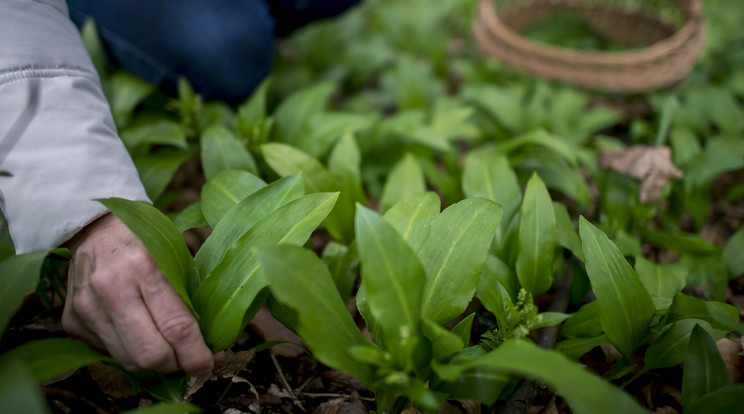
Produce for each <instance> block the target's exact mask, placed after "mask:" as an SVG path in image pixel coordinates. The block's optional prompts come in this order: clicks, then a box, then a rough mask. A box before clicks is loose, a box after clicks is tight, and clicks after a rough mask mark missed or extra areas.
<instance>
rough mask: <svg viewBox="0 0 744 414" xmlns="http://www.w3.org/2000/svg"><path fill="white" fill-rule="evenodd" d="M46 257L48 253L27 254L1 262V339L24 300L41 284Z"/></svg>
mask: <svg viewBox="0 0 744 414" xmlns="http://www.w3.org/2000/svg"><path fill="white" fill-rule="evenodd" d="M46 256H47V252H37V253H26V254H19V255H15V256H10V257H9V258H7V259H5V260H3V261H2V262H0V338H2V336H3V333H4V332H5V328H6V327H7V326H8V322H10V318H12V317H13V314H14V313H15V312H16V311H17V310H18V308H20V307H21V304H22V303H23V300H24V298H25V297H26V296H27V295H29V294H30V293H31V292H33V291H34V288H35V287H36V285H37V284H38V283H39V273H40V272H41V265H42V264H43V263H44V258H45V257H46Z"/></svg>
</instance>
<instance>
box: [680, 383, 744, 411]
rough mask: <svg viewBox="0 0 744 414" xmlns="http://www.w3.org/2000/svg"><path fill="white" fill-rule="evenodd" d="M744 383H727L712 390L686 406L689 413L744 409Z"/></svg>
mask: <svg viewBox="0 0 744 414" xmlns="http://www.w3.org/2000/svg"><path fill="white" fill-rule="evenodd" d="M742 394H744V384H736V385H727V386H725V387H723V388H719V389H718V390H716V391H713V392H710V393H708V394H706V395H705V396H703V397H702V398H700V399H699V400H697V401H696V402H695V403H694V404H693V405H692V406H690V407H687V406H685V413H688V414H727V413H740V412H742V411H744V398H741V396H742Z"/></svg>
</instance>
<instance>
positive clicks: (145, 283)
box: [62, 214, 214, 376]
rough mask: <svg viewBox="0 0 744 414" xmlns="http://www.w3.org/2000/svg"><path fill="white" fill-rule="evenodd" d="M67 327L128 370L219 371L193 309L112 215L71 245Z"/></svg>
mask: <svg viewBox="0 0 744 414" xmlns="http://www.w3.org/2000/svg"><path fill="white" fill-rule="evenodd" d="M69 246H70V250H71V251H72V261H71V263H70V270H69V280H68V288H67V301H66V303H65V308H64V311H63V314H62V326H63V327H64V328H65V330H66V331H67V332H68V333H69V334H70V335H71V336H73V337H77V338H79V339H82V340H84V341H86V342H88V343H89V344H91V345H92V346H95V347H98V348H100V349H106V350H107V351H108V352H109V354H111V356H112V357H114V358H116V359H117V360H119V361H120V362H121V363H122V364H123V365H124V367H125V368H126V369H127V370H130V371H141V370H155V371H160V372H174V371H178V370H184V371H186V372H188V373H191V374H195V375H199V376H202V375H207V374H209V373H210V372H211V371H212V367H213V366H214V357H213V355H212V352H211V351H210V350H209V348H207V346H206V344H205V343H204V338H203V337H202V335H201V332H200V331H199V325H198V323H197V321H196V319H195V318H194V316H193V314H192V313H191V310H189V308H188V307H187V306H186V304H185V303H184V302H183V300H182V299H181V298H180V297H179V296H178V294H177V293H176V291H175V290H174V289H173V287H172V286H171V285H170V283H169V282H168V280H167V279H166V278H165V277H164V276H163V274H162V273H160V270H159V269H158V267H157V265H156V264H155V262H154V260H153V259H152V257H151V256H150V254H149V253H148V252H147V249H146V248H145V246H144V245H143V244H142V242H140V240H139V239H138V238H137V237H136V236H135V235H134V234H133V233H132V232H131V231H130V230H129V229H128V228H127V227H126V226H125V225H124V224H123V223H122V222H121V221H120V220H119V219H118V218H116V216H114V215H113V214H107V215H106V216H103V217H101V218H100V219H98V220H96V221H94V222H93V223H91V224H90V225H88V226H87V227H86V228H85V229H83V230H82V231H81V232H80V233H79V234H78V235H76V236H75V237H74V238H73V239H72V240H71V241H70V243H69Z"/></svg>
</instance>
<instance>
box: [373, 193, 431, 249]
mask: <svg viewBox="0 0 744 414" xmlns="http://www.w3.org/2000/svg"><path fill="white" fill-rule="evenodd" d="M440 205H441V201H440V200H439V196H437V194H436V193H432V192H425V193H416V194H414V195H412V196H410V197H407V198H405V199H403V200H401V201H399V202H397V203H395V205H393V206H392V207H390V209H389V210H388V211H387V213H385V215H384V216H383V217H384V218H385V220H387V222H388V223H390V225H391V226H393V228H394V229H395V230H396V231H397V232H398V234H400V236H401V237H403V240H405V241H406V243H408V245H409V246H411V248H412V249H413V251H414V252H417V251H419V249H421V246H423V245H424V241H425V240H426V238H427V237H428V236H429V226H430V225H431V221H432V220H434V217H436V216H437V215H438V214H439V211H440V210H441V207H440Z"/></svg>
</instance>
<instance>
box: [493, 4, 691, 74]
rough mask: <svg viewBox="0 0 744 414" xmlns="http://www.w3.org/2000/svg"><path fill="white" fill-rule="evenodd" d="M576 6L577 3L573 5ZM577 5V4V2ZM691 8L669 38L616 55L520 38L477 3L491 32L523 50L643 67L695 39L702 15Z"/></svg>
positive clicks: (615, 53) (544, 54) (563, 58)
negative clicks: (641, 65)
mask: <svg viewBox="0 0 744 414" xmlns="http://www.w3.org/2000/svg"><path fill="white" fill-rule="evenodd" d="M533 2H534V3H546V2H547V3H570V1H555V0H553V1H545V0H535V1H533ZM574 3H577V2H574ZM577 4H578V3H577ZM692 4H693V7H691V8H690V10H691V14H690V15H689V16H685V23H684V24H683V25H682V27H680V28H679V29H678V30H677V31H676V32H675V33H674V34H673V35H672V36H670V37H667V38H665V39H662V40H660V41H658V42H655V43H653V44H651V45H648V46H646V47H643V48H639V49H634V50H629V51H619V52H601V51H587V50H576V49H570V48H562V47H557V46H551V45H548V44H546V43H542V42H538V41H534V40H530V39H528V38H526V37H524V36H522V35H521V34H520V33H518V32H517V31H515V30H513V29H512V28H511V27H509V26H508V25H506V24H505V23H504V22H503V21H502V20H501V19H499V18H498V15H497V13H496V11H495V9H494V7H493V0H481V9H480V16H481V18H482V19H483V21H484V23H486V24H487V25H488V26H489V28H491V29H495V30H494V32H496V31H497V32H498V33H499V36H500V37H501V38H502V40H504V41H505V42H507V43H511V44H512V45H514V46H516V47H518V48H520V49H522V50H524V51H526V52H531V53H535V54H539V55H543V56H547V57H551V58H554V59H560V60H567V59H569V60H578V61H584V62H585V63H596V64H623V65H630V64H636V63H639V64H643V63H647V62H648V61H650V60H656V59H659V58H663V57H665V56H667V55H668V54H669V51H670V50H673V49H676V48H678V47H679V46H681V45H683V44H685V43H686V42H687V41H688V40H689V39H691V38H692V37H693V36H695V34H696V32H697V31H698V30H699V29H700V27H701V25H702V24H703V16H702V12H701V5H700V2H699V0H692Z"/></svg>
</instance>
